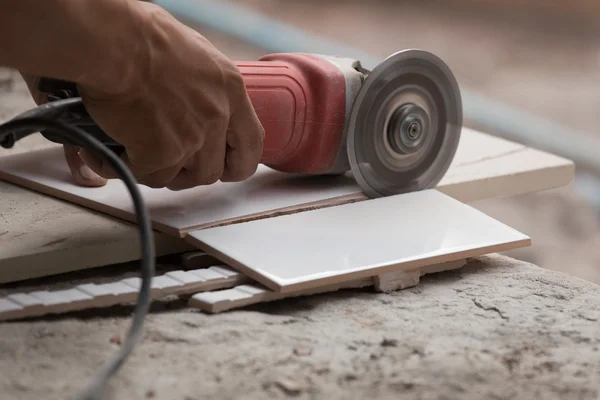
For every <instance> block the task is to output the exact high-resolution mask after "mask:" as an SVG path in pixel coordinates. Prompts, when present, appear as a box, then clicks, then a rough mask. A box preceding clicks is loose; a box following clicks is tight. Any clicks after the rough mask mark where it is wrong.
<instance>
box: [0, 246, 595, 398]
mask: <svg viewBox="0 0 600 400" xmlns="http://www.w3.org/2000/svg"><path fill="white" fill-rule="evenodd" d="M167 310H168V311H167ZM129 312H130V310H129V309H128V308H116V309H113V310H112V313H111V314H110V316H109V314H108V313H104V315H102V314H100V315H98V314H96V315H95V316H93V317H89V318H82V319H78V318H76V317H75V316H64V317H59V318H56V319H53V320H37V321H33V322H15V323H5V324H2V325H0V337H2V338H3V340H2V341H0V371H1V373H0V393H3V396H2V398H3V399H38V398H44V399H48V400H51V399H64V398H71V396H72V395H73V394H74V392H75V391H76V390H77V389H79V388H81V387H82V385H84V383H85V382H86V381H87V379H88V378H89V377H90V375H91V374H92V372H93V371H94V370H95V369H96V368H98V367H99V366H100V365H101V363H102V362H104V361H105V360H106V359H107V358H108V357H109V356H112V355H113V353H114V352H115V351H116V349H117V346H118V345H117V344H115V343H114V342H116V341H117V340H115V338H116V337H119V335H122V334H124V333H125V331H126V329H127V328H128V326H129V321H130V320H129ZM115 315H119V316H115ZM599 321H600V286H597V285H595V284H593V283H590V282H587V281H585V280H582V279H579V278H575V277H571V276H568V275H565V274H562V273H557V272H553V271H548V270H545V269H542V268H539V267H537V266H534V265H531V264H526V263H524V262H518V261H515V260H513V259H510V258H507V257H503V256H498V255H492V256H489V257H482V258H480V259H477V260H470V261H469V263H468V264H467V266H465V267H464V268H463V269H461V270H457V271H453V272H446V273H440V274H436V275H431V276H427V277H425V278H424V279H423V280H422V282H421V284H420V285H419V286H417V287H414V288H411V289H406V290H403V291H399V292H395V293H392V294H381V293H374V292H373V291H372V290H368V289H365V290H353V291H342V292H338V293H336V294H330V295H319V296H311V297H304V298H296V299H290V300H283V301H280V302H276V303H271V304H263V305H258V306H254V307H251V308H249V309H245V310H238V311H233V312H229V313H224V314H219V315H205V314H202V313H200V312H196V311H195V310H190V309H187V308H182V307H181V305H180V304H179V303H167V304H165V303H163V304H162V305H160V306H157V307H156V310H155V311H154V312H153V313H152V315H151V317H150V318H149V320H148V322H147V325H146V330H145V333H144V337H143V341H142V343H141V345H140V347H138V348H137V349H136V351H135V352H134V354H133V357H132V358H131V360H130V361H129V362H128V363H127V364H126V365H125V367H124V369H123V370H122V372H121V373H120V374H119V375H118V376H117V377H116V379H114V380H113V381H112V384H111V388H110V395H109V398H110V399H145V398H156V399H169V400H171V399H173V400H175V399H181V400H191V399H241V398H244V399H264V398H275V399H280V398H281V399H282V398H298V399H322V398H329V399H332V398H335V399H359V398H378V399H398V398H402V399H457V398H461V399H477V400H479V399H534V398H539V399H561V400H563V399H597V396H598V393H599V391H600V349H599V347H600V330H598V325H599Z"/></svg>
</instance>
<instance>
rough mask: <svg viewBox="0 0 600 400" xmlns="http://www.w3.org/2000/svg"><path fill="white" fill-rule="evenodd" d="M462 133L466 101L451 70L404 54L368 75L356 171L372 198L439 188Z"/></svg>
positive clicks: (358, 114)
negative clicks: (463, 104)
mask: <svg viewBox="0 0 600 400" xmlns="http://www.w3.org/2000/svg"><path fill="white" fill-rule="evenodd" d="M461 129H462V100H461V96H460V92H459V88H458V83H457V82H456V79H455V78H454V75H453V74H452V72H451V71H450V69H449V68H448V66H447V65H446V64H445V63H444V62H443V61H442V60H441V59H439V58H438V57H437V56H435V55H433V54H431V53H429V52H427V51H423V50H412V49H411V50H403V51H400V52H398V53H395V54H393V55H391V56H389V57H388V58H387V59H385V60H384V61H383V62H382V63H381V64H379V65H378V66H377V67H375V69H373V71H371V72H370V73H369V74H368V76H367V78H366V80H365V82H364V83H363V85H362V86H361V89H360V91H359V93H358V95H357V97H356V99H355V101H354V104H353V106H352V111H351V114H350V119H349V123H348V133H347V141H348V142H347V149H348V158H349V161H350V167H351V169H352V172H353V174H354V177H355V179H356V181H357V182H358V184H359V185H360V186H361V188H362V189H363V191H364V192H365V194H367V195H368V196H369V197H372V198H373V197H382V196H390V195H394V194H400V193H406V192H413V191H417V190H422V189H429V188H433V187H435V186H436V185H437V184H438V182H439V181H440V180H441V179H442V177H443V176H444V175H445V173H446V171H447V170H448V167H449V166H450V163H451V162H452V160H453V158H454V155H455V153H456V149H457V147H458V142H459V140H460V132H461Z"/></svg>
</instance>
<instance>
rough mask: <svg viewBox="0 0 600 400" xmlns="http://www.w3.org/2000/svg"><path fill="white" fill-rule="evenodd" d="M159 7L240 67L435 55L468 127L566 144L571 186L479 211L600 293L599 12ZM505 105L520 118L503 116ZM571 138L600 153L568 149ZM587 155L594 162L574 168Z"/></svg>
mask: <svg viewBox="0 0 600 400" xmlns="http://www.w3.org/2000/svg"><path fill="white" fill-rule="evenodd" d="M154 2H155V3H157V4H159V5H161V6H163V7H165V8H166V9H167V10H169V11H171V12H173V13H174V14H175V15H176V16H177V17H178V18H180V19H182V21H184V22H186V23H187V24H189V25H191V26H192V27H194V28H195V29H196V30H198V31H199V32H200V33H202V34H203V35H204V36H206V37H207V38H208V39H209V40H211V41H212V42H213V43H214V44H215V45H216V46H217V47H218V48H219V49H220V50H221V51H223V52H224V53H225V54H227V55H228V56H229V57H231V58H233V59H236V60H244V59H245V60H248V59H257V58H259V57H261V56H262V55H264V54H266V53H270V52H284V51H313V52H323V50H324V49H325V50H327V49H329V48H331V47H336V46H337V47H336V51H325V52H326V53H329V54H334V53H337V54H338V55H347V56H355V55H356V54H364V55H365V57H370V59H371V60H376V61H378V60H381V59H382V58H384V57H385V56H387V55H389V54H391V53H393V52H396V51H398V50H401V49H404V48H409V47H418V48H422V49H425V50H428V51H431V52H433V53H435V54H436V55H438V56H440V57H441V58H442V59H443V60H444V61H446V63H447V64H448V65H449V66H450V68H451V69H452V71H453V72H454V74H455V75H456V77H457V79H458V81H459V84H460V86H461V90H464V91H468V93H469V95H470V96H471V97H470V99H469V107H466V108H465V125H466V126H468V127H471V128H474V129H478V130H481V131H483V132H485V133H489V134H494V135H499V136H504V137H506V135H507V134H509V135H517V136H519V137H520V138H521V139H527V140H528V138H529V139H531V138H532V137H533V135H534V134H540V135H543V134H545V135H547V136H546V137H545V138H543V139H541V140H538V144H541V147H544V146H546V145H547V144H549V142H550V141H553V139H560V140H559V141H558V142H556V143H555V144H554V149H555V151H552V152H554V153H556V154H558V155H562V156H566V157H567V158H571V159H574V161H576V166H577V171H578V172H577V178H576V180H575V181H574V182H573V184H571V185H569V186H568V187H565V188H561V189H556V190H550V191H545V192H541V193H534V194H529V195H524V196H518V197H513V198H505V199H497V200H492V201H482V202H478V203H475V204H473V205H474V206H475V207H477V208H479V209H480V210H482V211H484V212H486V213H487V214H488V215H491V216H492V217H494V218H496V219H498V220H500V221H503V222H505V223H507V224H509V225H511V226H513V227H514V228H516V229H518V230H521V231H522V232H524V233H526V234H528V235H530V236H531V238H532V241H533V244H532V246H531V247H530V248H527V249H522V250H518V251H514V252H509V253H507V254H508V255H511V256H514V257H516V258H519V259H522V260H525V261H530V262H533V263H535V264H537V265H539V266H540V267H544V268H548V269H553V270H559V271H564V272H567V273H570V274H572V275H576V276H579V277H581V278H584V279H587V280H591V281H594V282H596V283H600V220H599V218H598V217H599V214H598V210H599V208H598V207H599V205H600V189H598V188H600V184H598V183H597V182H598V181H597V179H596V176H597V177H600V168H597V167H596V166H595V165H590V163H589V159H590V157H591V158H592V159H593V158H595V155H596V154H598V163H599V164H598V165H600V146H598V147H596V145H595V144H596V143H600V142H597V141H596V140H598V141H600V137H599V136H600V132H599V128H598V127H599V126H600V1H598V0H570V1H568V2H567V1H563V0H421V1H401V0H388V1H385V0H379V1H375V0H371V1H364V0H363V1H358V0H319V1H316V0H285V1H284V0H235V1H234V0H231V1H219V0H212V1H208V0H179V1H177V0H154ZM223 7H225V8H223ZM232 11H235V12H232ZM257 16H258V17H268V18H269V19H260V18H259V19H257ZM274 24H275V25H274ZM277 24H283V25H277ZM290 29H291V30H290ZM294 29H295V30H294ZM299 30H300V31H299ZM285 32H287V33H288V34H287V35H286V34H284V33H285ZM303 46H304V47H303ZM337 49H339V51H337ZM2 73H3V72H2V71H0V91H4V92H5V93H6V92H8V91H10V92H11V93H12V94H11V96H10V97H6V96H0V110H2V113H4V114H5V115H0V117H1V118H5V117H7V115H6V114H7V113H8V114H14V113H16V111H17V109H19V110H20V109H22V108H25V107H26V106H29V104H30V103H28V102H29V98H28V94H27V92H26V90H25V87H24V85H23V84H22V82H20V81H19V79H18V77H15V75H12V76H11V75H10V74H9V75H6V73H5V75H4V78H3V75H2ZM2 82H5V85H4V88H3V86H2V85H3V84H2ZM6 82H9V83H10V82H12V83H10V85H6ZM16 96H17V97H16ZM15 99H21V100H22V102H21V103H19V102H18V101H15ZM476 99H485V100H486V101H481V102H479V101H476ZM495 102H497V104H495ZM475 106H478V107H479V108H477V107H475ZM505 106H509V107H510V108H511V109H512V110H513V111H516V112H517V113H516V114H515V113H504V112H502V111H501V109H502V107H505ZM13 111H14V112H13ZM519 113H521V114H519ZM527 118H529V119H527ZM511 129H512V130H511ZM538 137H541V136H538ZM576 138H578V139H580V140H583V139H589V140H593V142H592V143H593V145H587V146H584V147H585V149H584V150H585V152H584V151H576V150H573V148H572V147H573V146H572V145H573V143H575V142H577V140H576ZM551 139H552V140H551ZM582 143H583V142H582ZM533 147H536V146H533ZM538 147H539V146H538ZM583 153H586V154H583ZM584 156H585V157H587V158H588V162H587V163H584V162H580V160H579V158H580V157H581V158H582V159H584V158H585V157H584ZM575 158H577V159H575ZM592 164H593V163H592Z"/></svg>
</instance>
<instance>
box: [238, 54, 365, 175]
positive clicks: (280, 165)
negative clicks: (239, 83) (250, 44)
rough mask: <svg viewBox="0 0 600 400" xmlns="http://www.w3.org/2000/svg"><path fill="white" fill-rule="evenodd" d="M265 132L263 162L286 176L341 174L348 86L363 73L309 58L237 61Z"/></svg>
mask: <svg viewBox="0 0 600 400" xmlns="http://www.w3.org/2000/svg"><path fill="white" fill-rule="evenodd" d="M237 66H238V68H239V69H240V71H241V73H242V75H243V77H244V82H245V84H246V89H247V91H248V95H249V96H250V100H251V101H252V104H253V106H254V110H255V111H256V114H257V116H258V118H259V120H260V122H261V124H262V125H263V128H264V129H265V141H264V150H263V156H262V159H261V163H262V164H265V165H266V166H268V167H271V168H273V169H276V170H278V171H283V172H291V173H301V174H328V173H341V172H345V171H347V170H348V169H349V166H348V162H347V156H346V154H345V148H346V146H345V145H344V144H343V139H344V130H345V125H346V115H347V114H348V110H347V105H348V101H347V97H346V94H347V92H348V88H347V87H346V79H347V78H348V79H349V80H350V81H356V82H357V84H358V85H357V87H359V86H360V83H361V78H362V74H360V73H359V72H358V71H357V70H356V69H353V68H352V66H349V67H348V68H345V66H341V67H338V66H337V65H335V64H333V63H332V62H330V61H328V60H327V59H325V58H323V57H319V56H315V55H310V54H274V55H268V56H265V57H263V58H261V60H260V61H256V62H237Z"/></svg>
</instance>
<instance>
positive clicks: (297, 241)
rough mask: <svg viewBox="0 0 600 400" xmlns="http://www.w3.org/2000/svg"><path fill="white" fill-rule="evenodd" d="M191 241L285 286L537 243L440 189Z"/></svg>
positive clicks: (200, 234)
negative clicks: (531, 241)
mask: <svg viewBox="0 0 600 400" xmlns="http://www.w3.org/2000/svg"><path fill="white" fill-rule="evenodd" d="M188 240H190V241H191V242H192V243H193V244H195V245H197V246H198V247H199V248H200V249H202V250H204V251H206V252H207V253H209V254H212V255H213V256H215V257H217V258H219V259H221V260H223V262H225V263H227V264H228V265H230V266H232V267H233V268H235V269H237V270H239V271H241V272H243V273H245V274H246V275H248V276H250V277H251V278H253V279H255V280H256V281H258V282H260V283H262V284H263V285H265V286H267V287H269V288H270V289H272V290H274V291H281V292H289V291H294V290H301V289H306V288H311V287H318V286H322V285H327V284H334V283H339V282H344V281H349V280H355V279H359V278H363V277H367V276H371V277H372V276H375V275H379V274H383V273H386V272H392V271H400V270H414V269H417V268H420V267H422V266H425V265H431V264H439V263H443V262H448V261H453V260H459V259H464V258H467V257H474V256H478V255H483V254H487V253H491V252H499V251H505V250H509V249H514V248H518V247H524V246H528V245H529V244H530V239H529V238H528V237H527V236H526V235H524V234H522V233H520V232H518V231H516V230H514V229H512V228H510V227H508V226H506V225H505V224H503V223H501V222H499V221H497V220H495V219H493V218H491V217H489V216H487V215H485V214H484V213H482V212H480V211H478V210H476V209H474V208H472V207H470V206H468V205H466V204H463V203H461V202H459V201H457V200H455V199H453V198H451V197H449V196H447V195H445V194H443V193H441V192H439V191H437V190H425V191H420V192H413V193H408V194H403V195H397V196H390V197H384V198H379V199H373V200H368V201H362V202H357V203H352V204H345V205H341V206H337V207H330V208H325V209H319V210H313V211H307V212H302V213H297V214H292V215H284V216H280V217H277V218H269V219H264V220H258V221H251V222H247V223H243V224H234V225H228V226H222V227H216V228H209V229H204V230H199V231H195V232H191V233H190V235H189V236H188Z"/></svg>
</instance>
